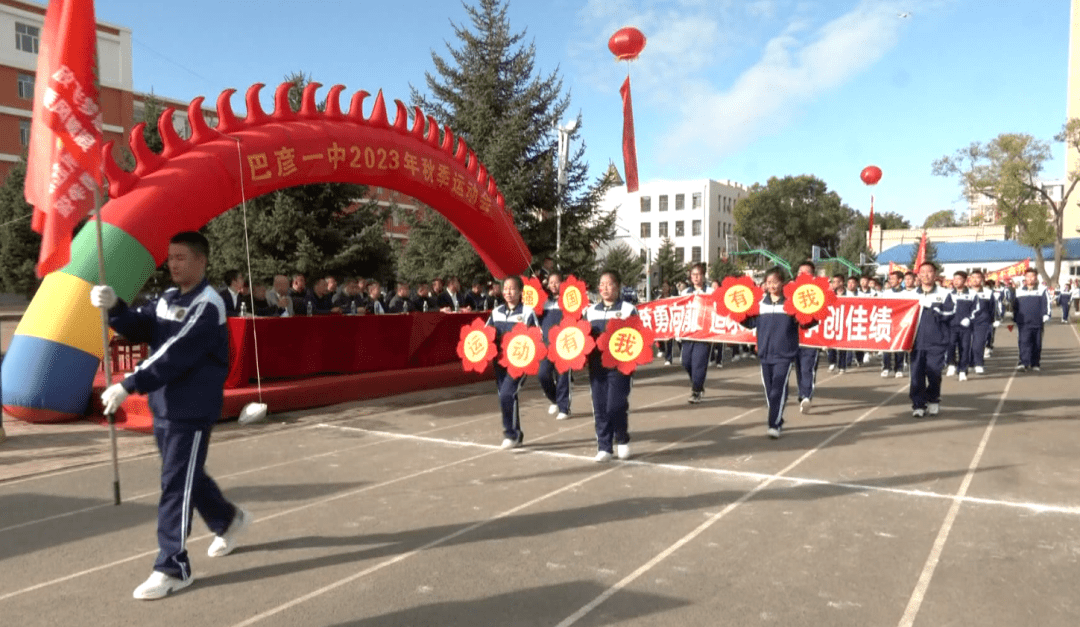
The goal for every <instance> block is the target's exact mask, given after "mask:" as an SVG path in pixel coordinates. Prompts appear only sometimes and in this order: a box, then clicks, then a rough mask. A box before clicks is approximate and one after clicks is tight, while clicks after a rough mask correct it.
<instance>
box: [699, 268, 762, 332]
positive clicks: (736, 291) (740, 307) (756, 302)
mask: <svg viewBox="0 0 1080 627" xmlns="http://www.w3.org/2000/svg"><path fill="white" fill-rule="evenodd" d="M763 294H764V292H762V291H761V288H760V287H758V286H757V285H755V284H754V280H753V279H751V278H750V277H748V276H745V275H744V276H740V277H733V276H729V277H726V278H725V279H724V281H723V282H722V283H721V284H720V289H719V290H717V291H715V292H713V293H712V296H713V300H714V302H715V303H716V309H717V311H719V312H720V314H721V315H724V316H727V317H729V318H731V319H732V320H734V321H735V322H742V321H743V320H746V319H747V318H752V317H754V316H756V315H758V312H759V311H760V303H761V297H762V295H763Z"/></svg>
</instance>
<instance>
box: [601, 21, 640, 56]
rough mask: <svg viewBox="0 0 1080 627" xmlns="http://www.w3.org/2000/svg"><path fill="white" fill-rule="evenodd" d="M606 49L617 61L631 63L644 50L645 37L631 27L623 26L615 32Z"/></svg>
mask: <svg viewBox="0 0 1080 627" xmlns="http://www.w3.org/2000/svg"><path fill="white" fill-rule="evenodd" d="M607 47H608V50H611V54H613V55H615V58H616V59H618V60H619V61H633V60H634V59H636V58H637V57H638V55H639V54H641V51H642V50H644V49H645V35H643V34H642V33H641V31H639V30H638V29H636V28H634V27H633V26H624V27H623V28H620V29H619V30H617V31H615V34H614V35H612V36H611V39H609V40H608V42H607Z"/></svg>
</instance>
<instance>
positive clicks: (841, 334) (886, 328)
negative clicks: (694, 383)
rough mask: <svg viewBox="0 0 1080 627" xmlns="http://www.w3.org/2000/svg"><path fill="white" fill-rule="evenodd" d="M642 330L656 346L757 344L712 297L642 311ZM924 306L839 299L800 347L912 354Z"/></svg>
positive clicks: (905, 301)
mask: <svg viewBox="0 0 1080 627" xmlns="http://www.w3.org/2000/svg"><path fill="white" fill-rule="evenodd" d="M638 314H639V315H640V316H641V320H642V323H643V325H644V326H645V327H646V328H650V329H652V330H653V333H655V334H656V339H657V340H669V339H673V338H674V339H685V340H695V341H700V342H730V343H734V344H754V343H755V342H756V341H757V336H756V331H754V330H751V329H747V328H745V327H743V326H742V325H741V324H739V323H737V322H735V321H734V320H732V319H731V318H728V317H727V316H724V315H722V314H721V313H720V312H718V311H717V310H716V306H715V305H714V304H713V301H712V300H710V299H709V298H708V297H705V296H701V295H696V296H677V297H675V298H665V299H661V300H656V301H653V302H651V303H645V304H643V305H638ZM918 315H919V301H918V300H914V299H904V298H839V299H837V301H836V304H834V305H830V306H829V314H828V316H826V318H825V319H824V320H823V321H822V322H821V323H820V324H818V325H817V326H815V327H813V328H812V329H808V330H805V331H803V332H802V341H801V342H800V343H801V344H803V345H805V346H819V347H822V348H838V349H843V350H873V351H907V350H911V343H912V341H913V340H914V339H915V325H916V322H917V321H918Z"/></svg>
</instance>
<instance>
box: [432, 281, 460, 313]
mask: <svg viewBox="0 0 1080 627" xmlns="http://www.w3.org/2000/svg"><path fill="white" fill-rule="evenodd" d="M438 299H439V311H442V312H444V313H452V312H455V311H461V310H462V309H464V308H465V307H466V305H465V296H464V295H462V293H461V281H459V280H458V278H457V277H456V276H452V277H450V278H449V279H447V281H446V290H445V291H443V293H442V294H440V295H439V296H438Z"/></svg>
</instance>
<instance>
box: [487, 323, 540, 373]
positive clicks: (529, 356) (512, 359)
mask: <svg viewBox="0 0 1080 627" xmlns="http://www.w3.org/2000/svg"><path fill="white" fill-rule="evenodd" d="M545 356H547V348H546V347H545V346H544V334H543V332H541V330H540V327H527V326H525V325H524V324H523V323H521V322H519V323H517V324H515V325H514V328H513V329H510V332H509V333H507V334H505V335H503V338H502V355H501V356H500V357H499V365H500V366H502V367H503V368H506V371H507V373H508V374H509V375H510V376H511V377H513V378H515V379H516V378H518V377H521V376H524V375H527V374H533V375H534V374H536V373H537V372H539V371H540V361H541V360H542V359H543V358H544V357H545Z"/></svg>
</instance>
